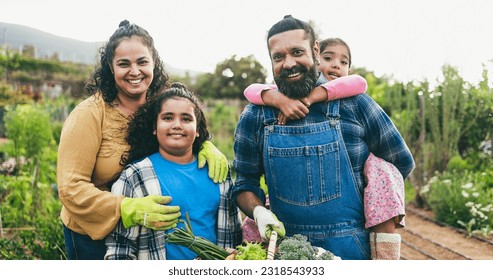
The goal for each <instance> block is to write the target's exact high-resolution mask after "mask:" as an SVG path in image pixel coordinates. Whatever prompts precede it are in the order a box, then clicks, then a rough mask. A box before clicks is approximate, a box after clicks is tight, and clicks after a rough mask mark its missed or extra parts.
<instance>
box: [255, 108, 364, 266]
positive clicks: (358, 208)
mask: <svg viewBox="0 0 493 280" xmlns="http://www.w3.org/2000/svg"><path fill="white" fill-rule="evenodd" d="M263 112H264V116H265V125H266V126H265V128H264V132H265V136H264V137H265V138H264V165H265V175H266V182H267V186H268V188H269V199H270V207H271V209H272V211H273V212H274V213H275V214H276V215H277V217H278V219H279V220H280V221H282V222H283V223H284V226H285V228H286V235H288V236H292V235H293V234H296V233H299V234H303V235H305V236H307V237H308V239H309V241H310V242H311V243H312V245H314V246H318V247H322V248H324V249H326V250H329V251H331V252H332V253H334V254H335V255H337V256H339V257H341V258H342V259H369V258H370V245H369V232H368V231H367V230H366V229H365V227H364V224H365V218H364V212H363V211H364V209H363V200H362V192H361V191H360V190H359V189H358V186H357V184H356V180H355V179H354V176H353V173H352V168H351V162H350V160H349V156H348V154H347V150H346V146H345V144H344V140H343V138H342V133H341V124H340V119H339V100H336V101H333V102H329V103H317V104H314V105H312V106H311V107H310V114H309V115H307V117H306V118H305V119H303V120H298V121H292V124H300V126H289V125H286V126H280V125H274V123H275V122H276V119H277V111H276V110H274V109H273V108H271V107H263Z"/></svg>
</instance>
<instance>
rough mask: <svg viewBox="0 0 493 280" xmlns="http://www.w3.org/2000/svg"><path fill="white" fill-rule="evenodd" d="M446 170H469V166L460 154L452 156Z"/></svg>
mask: <svg viewBox="0 0 493 280" xmlns="http://www.w3.org/2000/svg"><path fill="white" fill-rule="evenodd" d="M447 170H449V171H458V172H460V171H464V170H471V166H469V164H468V163H467V161H466V160H464V159H462V157H461V156H459V155H457V156H453V157H452V158H451V159H450V161H449V162H448V165H447Z"/></svg>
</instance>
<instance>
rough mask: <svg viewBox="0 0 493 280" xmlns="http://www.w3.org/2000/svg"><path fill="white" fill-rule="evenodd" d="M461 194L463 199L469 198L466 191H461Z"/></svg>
mask: <svg viewBox="0 0 493 280" xmlns="http://www.w3.org/2000/svg"><path fill="white" fill-rule="evenodd" d="M461 194H462V196H463V197H469V193H468V192H466V191H462V192H461Z"/></svg>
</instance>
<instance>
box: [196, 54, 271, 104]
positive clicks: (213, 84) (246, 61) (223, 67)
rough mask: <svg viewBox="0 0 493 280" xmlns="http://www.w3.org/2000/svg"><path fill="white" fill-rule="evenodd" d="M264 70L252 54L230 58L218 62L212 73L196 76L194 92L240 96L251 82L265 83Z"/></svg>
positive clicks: (218, 96) (209, 95) (215, 96)
mask: <svg viewBox="0 0 493 280" xmlns="http://www.w3.org/2000/svg"><path fill="white" fill-rule="evenodd" d="M266 77H267V74H266V70H265V69H264V68H263V67H262V65H261V64H260V62H258V61H257V60H256V59H255V58H254V57H253V56H251V55H250V56H247V57H241V58H239V57H237V56H236V55H233V56H232V57H231V58H229V59H226V60H224V61H223V62H220V63H219V64H217V66H216V70H215V71H214V73H212V74H211V73H206V74H203V75H200V76H199V77H198V78H197V84H196V89H195V92H196V93H197V94H198V95H200V96H201V97H205V98H218V99H224V98H240V99H243V98H244V97H243V91H244V90H245V88H246V87H247V86H248V85H250V84H252V83H265V79H266Z"/></svg>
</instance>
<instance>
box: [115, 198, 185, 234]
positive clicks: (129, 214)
mask: <svg viewBox="0 0 493 280" xmlns="http://www.w3.org/2000/svg"><path fill="white" fill-rule="evenodd" d="M170 202H171V196H158V195H150V196H146V197H139V198H130V197H125V198H124V199H123V201H122V203H121V205H120V209H121V213H122V221H123V226H124V227H126V228H129V227H132V226H136V225H142V226H145V227H148V228H150V229H154V230H168V229H171V228H174V227H176V224H177V223H178V218H179V217H180V215H181V213H180V206H168V205H163V204H168V203H170Z"/></svg>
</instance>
